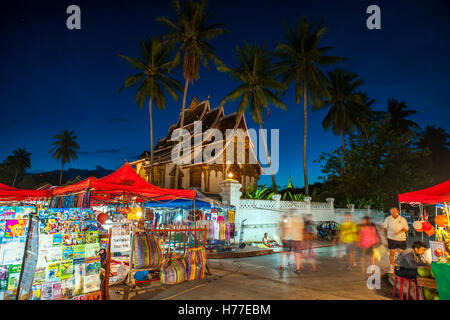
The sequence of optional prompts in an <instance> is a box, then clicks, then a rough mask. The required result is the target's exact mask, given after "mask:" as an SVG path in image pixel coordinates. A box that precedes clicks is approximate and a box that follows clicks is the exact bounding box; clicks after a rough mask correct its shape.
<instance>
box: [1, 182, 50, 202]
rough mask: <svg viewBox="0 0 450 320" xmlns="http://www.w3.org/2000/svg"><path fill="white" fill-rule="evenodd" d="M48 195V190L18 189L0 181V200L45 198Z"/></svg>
mask: <svg viewBox="0 0 450 320" xmlns="http://www.w3.org/2000/svg"><path fill="white" fill-rule="evenodd" d="M49 195H50V192H49V191H48V190H28V189H19V188H13V187H10V186H7V185H5V184H3V183H0V200H3V201H14V200H15V201H20V200H25V199H39V198H47V197H49Z"/></svg>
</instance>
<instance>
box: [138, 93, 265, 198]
mask: <svg viewBox="0 0 450 320" xmlns="http://www.w3.org/2000/svg"><path fill="white" fill-rule="evenodd" d="M180 117H181V113H180V115H179V117H178V121H177V123H176V124H175V125H171V126H170V128H169V131H168V133H167V136H166V137H165V138H163V139H159V140H158V142H157V143H156V146H155V149H154V156H153V157H154V164H153V171H154V180H153V184H154V185H156V186H159V187H164V188H182V189H197V190H200V191H201V192H203V193H205V194H208V195H217V194H218V193H219V192H220V183H221V182H222V181H223V180H225V179H228V178H232V179H234V180H237V181H239V182H240V183H241V184H242V186H243V188H245V189H247V188H248V187H249V186H250V185H251V186H255V185H256V184H257V182H258V179H259V176H260V174H261V170H262V168H261V165H260V163H259V162H258V160H257V157H256V155H255V152H254V150H253V148H254V144H253V142H252V140H251V139H250V137H249V135H248V130H247V124H246V121H245V116H244V115H243V114H242V115H241V116H239V115H238V113H237V112H235V113H232V114H229V115H225V113H224V110H223V106H219V107H216V108H214V109H211V108H210V104H209V99H207V100H204V101H201V102H200V101H199V100H198V99H197V98H194V99H193V100H192V102H191V104H190V106H189V107H188V108H186V110H185V116H184V126H183V128H184V129H186V130H188V131H189V133H190V134H191V137H192V140H195V137H198V136H200V135H199V134H197V135H196V136H194V126H197V127H198V125H199V124H200V122H201V132H202V135H201V137H200V143H198V142H197V145H196V146H197V147H195V146H194V145H192V147H191V152H190V154H189V156H190V157H191V159H189V161H188V162H189V163H187V164H181V165H180V179H179V184H178V186H175V171H176V167H175V164H174V163H173V162H172V158H171V154H172V149H173V147H174V146H175V145H177V144H178V139H174V141H172V139H171V137H172V133H173V131H174V130H175V129H177V128H179V127H180ZM196 121H200V122H196ZM208 129H218V130H220V132H221V133H222V136H223V137H222V139H217V137H210V136H211V133H210V132H211V130H209V131H208ZM227 129H235V130H234V131H233V132H234V134H233V135H230V134H228V135H227ZM236 129H241V130H236ZM202 138H203V139H202ZM200 145H201V152H202V153H201V154H203V152H204V150H205V148H208V150H211V149H214V148H216V147H217V146H218V145H221V146H222V148H219V149H220V151H221V152H217V153H215V152H214V151H215V150H214V151H213V152H212V153H211V155H212V158H214V160H213V161H211V160H207V161H204V159H201V158H200V160H199V159H198V155H199V153H200V152H199V150H200ZM230 148H232V149H230ZM244 151H245V152H244ZM208 154H209V153H208ZM183 156H184V154H183V155H182V158H183ZM196 157H197V158H196ZM200 157H201V156H200ZM218 157H222V159H221V161H217V159H218ZM227 157H228V158H227ZM230 158H231V159H230ZM217 162H220V163H217ZM130 165H131V166H132V167H133V168H135V170H136V172H137V173H138V174H139V175H140V176H141V177H142V178H144V179H146V180H147V181H149V182H150V176H151V175H150V173H151V172H150V171H151V165H150V155H147V157H146V158H144V159H139V160H137V161H134V162H131V163H130Z"/></svg>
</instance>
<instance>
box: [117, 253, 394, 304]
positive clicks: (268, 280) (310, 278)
mask: <svg viewBox="0 0 450 320" xmlns="http://www.w3.org/2000/svg"><path fill="white" fill-rule="evenodd" d="M316 252H317V253H318V263H317V266H318V271H317V272H313V271H312V270H311V267H310V266H309V265H308V264H305V269H304V270H303V272H302V273H301V274H296V273H294V272H293V270H294V267H293V266H290V267H288V268H287V269H285V270H284V271H279V270H277V266H278V265H279V254H278V253H277V254H271V255H266V256H259V257H250V258H240V259H211V260H208V265H209V267H210V269H211V272H212V275H211V276H207V277H205V278H204V279H201V280H196V281H187V282H184V283H182V284H179V285H175V286H160V285H158V284H153V285H152V286H151V287H150V288H147V289H142V290H141V291H139V290H138V291H137V294H135V293H132V294H130V295H126V296H121V297H120V296H117V295H113V297H112V298H113V299H114V298H117V299H123V298H125V299H174V300H176V299H186V300H202V299H212V300H222V299H250V300H252V299H255V300H264V299H288V300H290V299H294V300H314V299H320V300H323V299H333V300H334V299H339V300H341V299H355V300H380V299H391V288H392V287H390V286H389V285H388V283H387V280H385V279H384V278H382V279H381V289H380V290H370V289H368V288H367V284H366V279H367V277H368V276H369V275H367V274H364V273H362V270H361V267H360V266H359V265H358V266H357V267H355V268H354V269H353V270H352V271H347V270H345V266H344V265H342V266H341V265H340V263H339V261H338V260H337V259H335V258H330V247H326V248H319V249H316ZM386 265H387V259H383V260H382V261H381V265H380V267H381V270H382V273H383V271H384V272H385V271H386V269H387V268H386Z"/></svg>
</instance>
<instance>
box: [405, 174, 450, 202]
mask: <svg viewBox="0 0 450 320" xmlns="http://www.w3.org/2000/svg"><path fill="white" fill-rule="evenodd" d="M398 201H399V202H400V203H422V204H435V203H444V202H450V180H447V181H446V182H443V183H441V184H438V185H435V186H433V187H429V188H426V189H422V190H418V191H413V192H407V193H401V194H399V195H398Z"/></svg>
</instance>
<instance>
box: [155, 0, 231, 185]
mask: <svg viewBox="0 0 450 320" xmlns="http://www.w3.org/2000/svg"><path fill="white" fill-rule="evenodd" d="M206 4H207V1H206V0H202V1H200V2H194V1H192V0H188V1H187V3H186V5H185V6H184V8H182V7H181V5H180V1H179V0H175V1H173V3H172V7H173V8H174V10H175V16H176V17H175V20H174V21H171V20H169V19H168V18H166V17H159V18H157V19H156V20H157V21H159V22H161V23H163V24H164V25H166V26H167V27H168V28H169V32H168V33H167V34H166V35H165V36H164V39H166V40H167V41H168V42H169V43H174V44H177V45H178V50H177V52H176V55H175V59H174V61H175V62H176V63H178V62H179V61H180V58H181V56H183V77H184V79H185V84H184V93H183V104H182V107H181V115H180V129H182V128H183V126H184V110H185V108H186V95H187V91H188V84H189V83H191V84H192V83H193V82H194V80H195V81H197V80H198V79H199V77H200V76H199V71H200V64H202V65H203V66H204V67H206V68H207V69H209V62H208V61H212V62H214V63H215V64H216V65H221V64H222V62H221V61H220V59H219V58H218V57H217V56H216V54H215V53H214V47H213V46H212V45H211V44H210V43H209V41H210V40H212V39H213V38H215V37H217V36H219V35H221V34H223V33H225V32H227V31H226V30H225V29H224V28H223V27H222V26H223V24H219V23H215V24H209V25H208V24H207V23H208V19H209V17H210V12H207V11H206ZM181 138H182V136H181V135H180V138H179V141H178V143H181ZM180 152H181V149H180V151H179V153H178V157H180ZM179 175H180V169H179V166H176V169H175V186H178V179H179Z"/></svg>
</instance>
